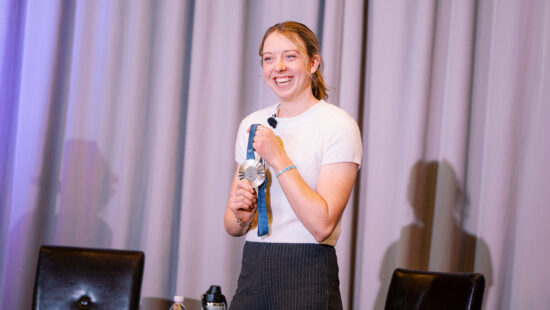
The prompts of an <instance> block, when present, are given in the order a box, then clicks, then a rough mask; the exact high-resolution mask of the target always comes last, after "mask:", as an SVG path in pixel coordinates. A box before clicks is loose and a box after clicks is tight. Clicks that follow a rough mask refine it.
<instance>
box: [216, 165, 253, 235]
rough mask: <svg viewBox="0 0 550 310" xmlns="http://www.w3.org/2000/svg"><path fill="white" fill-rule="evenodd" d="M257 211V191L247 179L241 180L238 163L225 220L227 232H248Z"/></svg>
mask: <svg viewBox="0 0 550 310" xmlns="http://www.w3.org/2000/svg"><path fill="white" fill-rule="evenodd" d="M255 212H256V192H255V191H254V188H252V186H250V183H249V182H248V181H247V180H239V165H237V169H236V171H235V175H234V176H233V183H232V184H231V191H230V193H229V198H228V199H227V207H226V209H225V216H224V220H223V221H224V226H225V230H226V231H227V233H228V234H230V235H232V236H235V237H236V236H242V235H244V234H246V232H247V231H248V229H249V228H250V224H251V223H252V221H253V220H254V215H255ZM239 223H240V224H239Z"/></svg>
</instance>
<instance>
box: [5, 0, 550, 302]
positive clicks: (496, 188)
mask: <svg viewBox="0 0 550 310" xmlns="http://www.w3.org/2000/svg"><path fill="white" fill-rule="evenodd" d="M285 20H297V21H300V22H302V23H304V24H306V25H308V26H309V27H310V28H311V29H312V30H313V31H314V32H316V33H317V35H318V37H319V39H320V41H321V44H322V56H323V58H324V62H325V68H324V74H325V76H326V80H327V83H328V85H329V87H330V90H331V92H330V97H329V101H330V102H331V103H334V104H336V105H339V106H340V107H342V108H344V109H345V110H347V111H348V112H349V113H350V114H351V115H352V116H353V117H355V118H356V120H357V121H358V123H359V124H360V126H361V129H362V135H363V144H364V158H363V166H362V168H361V170H360V176H359V180H358V182H357V186H356V188H355V191H354V193H353V195H352V199H351V201H350V203H349V205H348V208H347V209H346V211H345V214H344V218H343V225H342V226H343V231H342V235H341V238H340V240H339V242H338V245H337V252H338V259H339V264H340V281H341V286H340V287H341V291H342V297H343V302H344V308H345V309H383V305H384V299H385V294H386V291H387V289H388V285H389V280H390V276H391V272H392V271H393V269H394V268H395V267H398V266H401V267H407V268H413V269H423V270H435V271H469V272H481V273H483V274H484V275H485V277H486V281H487V283H486V291H485V302H484V303H485V309H548V308H550V297H549V296H548V294H547V293H548V292H547V290H546V289H545V284H546V283H545V280H546V279H548V278H549V277H550V269H549V268H547V267H546V265H545V261H546V259H547V257H550V246H549V245H548V242H547V241H546V240H545V239H546V236H547V235H548V234H549V233H550V228H548V225H546V222H547V221H548V219H550V202H549V201H550V185H549V184H550V164H549V163H548V160H547V159H548V158H550V134H549V132H550V61H549V59H550V22H549V21H550V2H548V1H546V0H538V1H537V0H529V1H524V0H507V1H496V0H493V1H491V0H482V1H475V0H467V1H458V0H455V1H428V0H419V1H408V0H390V1H388V0H371V1H361V0H356V1H351V0H347V1H330V0H329V1H322V0H308V1H292V0H281V1H223V0H218V1H213V0H212V1H192V0H188V1H176V0H169V1H153V0H150V1H146V0H140V1H107V0H104V1H61V0H48V1H34V0H26V1H17V0H2V1H0V82H1V84H0V130H1V131H0V308H2V309H28V308H30V303H31V300H32V298H31V297H32V287H33V282H34V273H35V268H36V259H37V253H38V248H39V246H40V245H42V244H58V245H71V246H82V247H103V248H118V249H138V250H142V251H144V252H145V255H146V263H145V275H144V280H143V287H142V309H162V308H163V307H166V303H167V302H168V300H169V299H171V297H172V296H173V295H175V294H182V295H185V296H186V298H187V299H189V300H190V301H193V300H195V301H196V300H197V299H199V297H200V295H201V294H202V293H203V292H204V291H205V290H206V289H207V288H208V287H209V286H210V285H211V284H218V285H221V286H222V291H223V293H224V294H225V295H226V297H227V298H228V299H231V297H232V295H233V293H234V291H235V288H236V283H237V277H238V274H239V270H240V259H241V248H242V244H243V242H244V240H243V238H232V237H229V236H228V235H227V234H226V233H225V230H224V228H223V213H224V209H225V204H226V198H227V194H228V191H229V186H230V182H231V178H232V174H233V171H234V168H235V162H234V140H235V134H236V130H237V126H238V124H239V121H240V120H241V119H242V118H243V117H244V116H245V115H246V114H248V113H250V112H252V111H254V110H256V109H259V108H261V107H265V106H267V105H270V104H273V103H274V102H276V100H277V98H275V97H274V96H273V94H271V92H270V90H269V89H268V88H267V87H265V85H264V82H263V77H262V71H261V67H260V58H259V56H258V54H257V53H258V44H259V42H260V40H261V38H262V35H263V32H264V31H265V30H266V29H267V28H268V27H269V26H271V25H273V24H274V23H276V22H280V21H285Z"/></svg>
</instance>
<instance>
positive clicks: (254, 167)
mask: <svg viewBox="0 0 550 310" xmlns="http://www.w3.org/2000/svg"><path fill="white" fill-rule="evenodd" d="M243 179H246V180H248V181H249V182H250V185H252V187H258V186H260V185H262V183H264V181H265V166H264V164H262V163H261V162H260V161H257V160H255V159H247V160H246V161H245V162H244V163H242V164H241V166H240V167H239V180H243Z"/></svg>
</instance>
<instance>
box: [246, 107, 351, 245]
mask: <svg viewBox="0 0 550 310" xmlns="http://www.w3.org/2000/svg"><path fill="white" fill-rule="evenodd" d="M277 106H278V105H277V104H275V105H272V106H270V107H267V108H265V109H262V110H259V111H256V112H254V113H252V114H250V115H248V116H247V117H246V118H245V119H243V121H242V122H241V124H240V126H239V132H238V134H237V141H236V144H235V160H236V161H237V163H239V164H240V163H242V162H244V161H245V160H246V149H247V145H248V133H247V132H246V131H247V129H248V128H250V125H252V124H261V125H263V126H266V127H267V126H269V124H268V123H267V119H268V118H269V117H270V116H272V115H273V114H274V113H275V112H276V110H277ZM270 128H271V127H270ZM272 129H273V128H272ZM273 131H274V132H275V134H276V135H277V136H279V137H280V138H281V140H282V141H283V145H284V149H285V151H286V153H287V155H288V156H289V158H290V160H291V161H292V162H293V163H294V165H296V167H297V169H298V172H299V173H300V175H301V176H302V178H303V179H304V181H305V182H306V183H307V184H308V185H309V186H310V187H311V188H312V189H313V190H315V189H316V187H317V178H318V176H319V171H320V169H321V166H322V165H324V164H330V163H338V162H352V163H356V164H358V165H361V156H362V145H361V133H360V132H359V127H358V126H357V123H356V122H355V120H354V119H353V118H352V117H351V116H350V115H349V114H348V113H347V112H345V111H344V110H342V109H340V108H338V107H336V106H335V105H332V104H329V103H327V102H326V101H324V100H321V101H319V102H318V103H317V104H315V105H313V106H312V107H310V108H309V109H308V110H306V111H305V112H303V113H302V114H300V115H298V116H296V117H289V118H277V127H276V128H275V129H273ZM256 157H257V159H259V155H258V154H256ZM268 169H269V173H268V178H269V183H268V186H267V189H266V205H267V210H268V220H269V234H268V235H266V236H263V237H258V232H257V226H255V225H254V227H253V228H251V229H250V230H249V231H248V233H247V235H246V240H247V241H260V242H282V243H318V242H317V241H316V240H315V238H314V237H313V235H311V233H310V232H309V231H308V230H307V229H306V228H305V226H304V225H303V224H302V223H301V222H300V220H299V219H298V217H297V216H296V214H295V213H294V210H292V207H291V206H290V204H289V202H288V200H287V199H286V196H285V195H284V193H283V190H282V189H281V186H280V184H279V181H278V179H277V178H276V177H275V174H276V173H277V171H273V169H272V168H271V167H268ZM339 235H340V223H338V225H337V227H336V228H335V229H334V231H333V233H332V234H331V235H330V237H329V238H327V239H326V240H324V241H323V242H322V243H323V244H328V245H335V244H336V240H337V239H338V236H339Z"/></svg>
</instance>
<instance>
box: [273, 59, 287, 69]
mask: <svg viewBox="0 0 550 310" xmlns="http://www.w3.org/2000/svg"><path fill="white" fill-rule="evenodd" d="M285 69H286V66H285V63H284V62H283V60H282V59H281V58H279V59H277V62H276V63H275V70H277V71H284V70H285Z"/></svg>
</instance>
